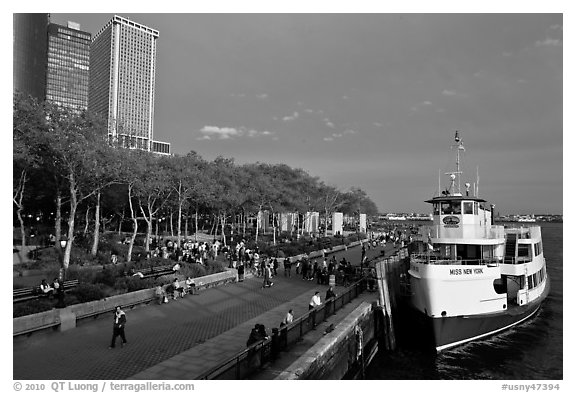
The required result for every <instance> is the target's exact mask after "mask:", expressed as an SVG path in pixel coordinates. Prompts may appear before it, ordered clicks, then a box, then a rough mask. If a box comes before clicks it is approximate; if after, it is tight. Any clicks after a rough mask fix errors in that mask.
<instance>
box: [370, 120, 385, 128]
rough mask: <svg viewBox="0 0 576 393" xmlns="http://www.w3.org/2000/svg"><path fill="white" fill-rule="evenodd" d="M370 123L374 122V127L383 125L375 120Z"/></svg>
mask: <svg viewBox="0 0 576 393" xmlns="http://www.w3.org/2000/svg"><path fill="white" fill-rule="evenodd" d="M372 124H374V125H375V126H376V127H383V126H384V124H382V123H378V122H377V121H375V122H374V123H372Z"/></svg>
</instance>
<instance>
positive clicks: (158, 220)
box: [156, 218, 160, 240]
mask: <svg viewBox="0 0 576 393" xmlns="http://www.w3.org/2000/svg"><path fill="white" fill-rule="evenodd" d="M159 225H160V219H159V218H157V219H156V240H158V226H159Z"/></svg>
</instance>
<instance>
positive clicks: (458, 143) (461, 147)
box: [446, 130, 466, 195]
mask: <svg viewBox="0 0 576 393" xmlns="http://www.w3.org/2000/svg"><path fill="white" fill-rule="evenodd" d="M454 141H455V142H456V143H455V144H454V145H452V148H456V172H448V173H446V175H450V179H451V180H452V184H451V185H450V188H451V189H453V188H454V179H455V178H456V175H458V193H459V194H460V195H461V194H462V191H461V188H460V175H461V174H462V172H461V171H460V150H462V151H466V149H464V144H463V142H462V139H461V138H460V135H459V133H458V130H456V134H455V135H454Z"/></svg>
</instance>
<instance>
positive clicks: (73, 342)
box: [13, 245, 399, 380]
mask: <svg viewBox="0 0 576 393" xmlns="http://www.w3.org/2000/svg"><path fill="white" fill-rule="evenodd" d="M382 250H383V248H382V247H377V248H373V249H371V250H368V251H367V253H366V256H367V257H368V259H369V260H371V261H372V263H374V262H376V261H379V260H382V259H383V258H382V256H381V255H382ZM397 251H398V250H394V249H393V248H392V246H391V245H387V247H386V249H385V253H386V255H387V256H390V255H393V254H394V253H395V252H397ZM360 252H361V250H360V247H355V248H349V249H348V250H346V251H341V252H338V254H336V257H337V259H341V258H342V257H345V258H346V259H347V260H349V261H352V262H353V264H354V265H359V262H360ZM395 258H396V259H395ZM387 261H388V266H389V267H390V268H391V270H389V273H388V274H389V277H391V276H390V274H393V273H390V272H394V261H399V256H397V257H392V258H390V257H388V258H387ZM396 265H398V264H397V263H396ZM294 270H295V269H292V277H285V276H284V272H283V268H280V269H278V275H277V276H275V277H274V278H273V282H274V286H273V287H271V288H262V278H257V277H247V278H246V280H244V281H243V282H234V283H229V284H226V285H219V286H215V287H212V288H210V289H207V290H204V291H201V292H200V295H199V296H192V295H188V296H186V297H184V298H182V299H178V300H176V301H174V300H170V302H169V303H168V304H163V305H156V304H150V305H147V306H137V307H134V308H132V309H127V310H126V313H127V318H128V323H127V325H126V336H127V340H128V344H127V345H126V346H125V347H124V348H119V347H117V348H115V349H108V345H109V342H110V338H111V336H112V316H111V314H110V315H108V314H104V315H100V316H99V317H98V318H96V319H93V318H87V319H85V320H82V321H81V322H79V323H78V324H77V326H76V327H75V328H73V329H70V330H67V331H63V332H53V331H46V332H39V333H34V334H32V335H31V336H30V337H27V336H17V337H15V338H14V355H13V360H14V378H15V379H23V380H26V379H79V380H85V379H133V380H184V379H341V378H352V377H359V378H361V377H362V370H363V367H365V366H366V365H367V364H368V363H369V361H370V359H371V357H372V356H373V355H374V353H375V351H376V350H378V347H379V343H380V348H382V343H385V342H386V337H387V336H386V335H383V332H386V331H387V330H386V329H385V326H386V319H385V318H382V317H381V316H384V317H386V316H387V315H389V314H387V313H384V312H383V311H382V310H383V309H384V308H385V307H381V306H379V305H378V301H379V300H378V299H379V292H378V290H373V291H370V290H369V288H368V286H367V282H366V281H365V280H363V281H361V282H357V283H354V284H352V285H349V286H348V287H344V286H340V285H338V286H336V287H335V291H336V294H337V295H338V296H337V298H336V300H335V301H333V302H329V303H326V302H325V299H324V294H325V292H326V290H327V288H328V286H326V285H320V284H317V283H316V281H307V280H303V279H302V277H301V276H300V275H296V274H295V271H294ZM387 282H388V287H389V288H391V290H390V293H389V297H390V304H391V305H393V303H392V302H393V301H394V299H395V296H396V291H395V289H394V288H396V285H397V284H395V282H394V280H393V279H389V280H387ZM315 291H320V294H321V298H322V303H323V305H322V306H323V307H321V308H319V309H318V310H316V312H315V313H309V311H308V303H309V301H310V298H311V297H312V295H313V294H314V292H315ZM290 308H291V309H293V310H294V316H295V318H294V323H292V324H291V325H289V326H288V328H284V329H280V328H279V324H280V322H281V321H282V319H283V318H284V316H285V314H286V312H287V311H288V309H290ZM312 314H314V315H312ZM256 323H260V324H263V325H265V327H266V329H267V330H268V333H269V334H270V336H271V338H270V339H268V340H265V341H263V342H261V343H259V344H257V345H256V346H255V347H253V348H251V349H252V351H249V350H248V348H247V347H246V340H247V339H248V336H249V334H250V331H251V329H252V328H253V327H254V325H255V324H256ZM273 329H278V330H277V331H273ZM383 338H384V341H383V340H382V339H383ZM388 340H389V338H388ZM343 348H345V350H343ZM248 352H250V353H248ZM248 355H250V356H251V359H249V360H250V362H251V363H249V362H248V359H247V357H248ZM304 360H305V361H304ZM295 365H299V366H298V367H296V366H295ZM238 370H243V371H242V372H239V371H238Z"/></svg>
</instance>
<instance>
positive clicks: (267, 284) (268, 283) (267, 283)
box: [262, 264, 274, 288]
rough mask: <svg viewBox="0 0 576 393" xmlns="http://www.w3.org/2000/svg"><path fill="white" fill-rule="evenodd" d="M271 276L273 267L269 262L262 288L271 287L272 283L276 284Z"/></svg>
mask: <svg viewBox="0 0 576 393" xmlns="http://www.w3.org/2000/svg"><path fill="white" fill-rule="evenodd" d="M271 277H272V268H271V267H270V264H267V265H266V266H265V267H264V282H263V283H262V288H269V287H271V286H272V285H274V283H273V282H272V281H271V280H270V278H271Z"/></svg>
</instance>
